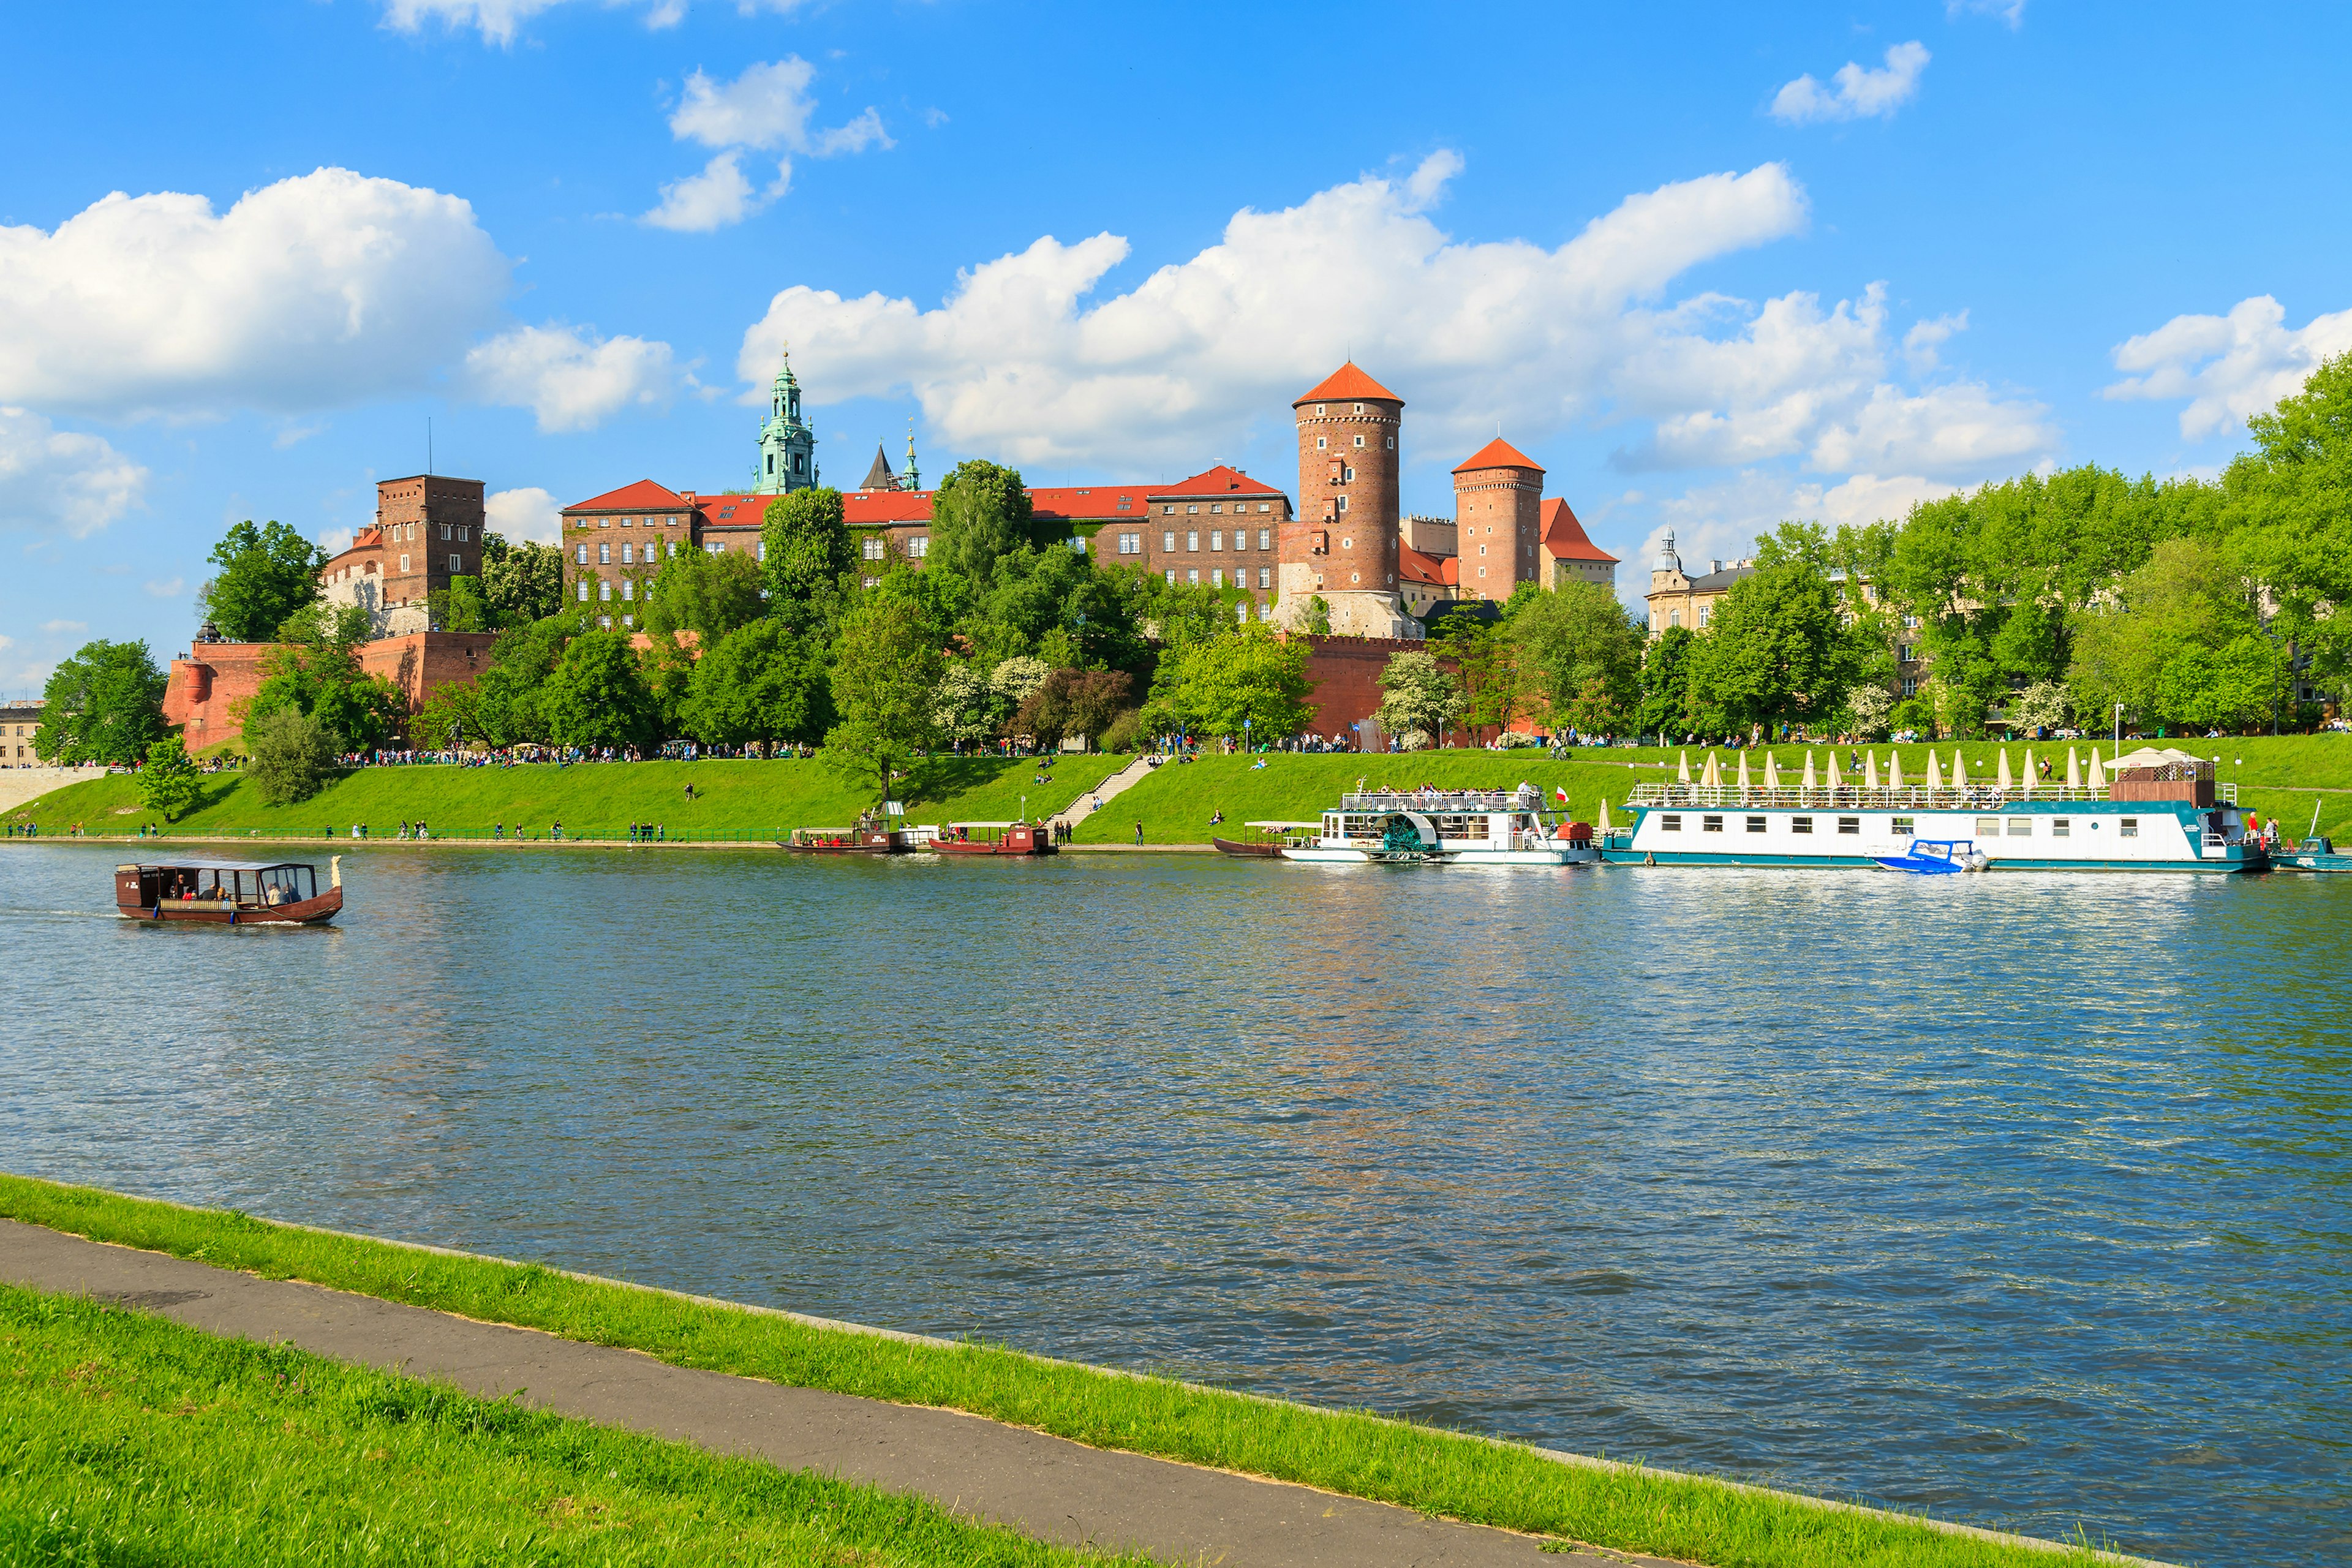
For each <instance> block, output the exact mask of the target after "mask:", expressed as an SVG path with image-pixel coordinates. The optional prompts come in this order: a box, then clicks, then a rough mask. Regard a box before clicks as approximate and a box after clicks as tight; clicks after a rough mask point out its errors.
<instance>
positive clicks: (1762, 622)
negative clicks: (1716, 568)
mask: <svg viewBox="0 0 2352 1568" xmlns="http://www.w3.org/2000/svg"><path fill="white" fill-rule="evenodd" d="M1860 663H1861V660H1860V658H1859V652H1858V647H1857V645H1856V643H1855V641H1854V639H1853V636H1852V634H1851V631H1850V628H1849V626H1848V624H1847V622H1846V620H1845V618H1844V616H1843V612H1842V609H1841V606H1840V604H1839V601H1838V597H1837V595H1836V593H1835V592H1834V591H1833V590H1832V586H1831V584H1830V582H1829V580H1828V578H1827V577H1826V576H1825V575H1824V574H1822V571H1821V570H1820V568H1819V567H1817V566H1815V565H1814V564H1813V563H1811V562H1809V561H1804V560H1790V561H1784V562H1782V563H1780V564H1779V565H1775V566H1762V567H1759V568H1758V569H1757V571H1756V573H1755V574H1754V575H1753V576H1750V577H1746V578H1743V579H1741V580H1740V581H1739V582H1738V583H1735V584H1732V587H1731V591H1730V592H1729V593H1727V594H1726V595H1724V596H1723V598H1722V599H1721V600H1720V601H1719V602H1718V603H1717V605H1716V609H1715V617H1714V620H1713V622H1712V624H1711V626H1709V629H1708V631H1707V634H1706V636H1705V637H1700V638H1699V639H1697V641H1696V643H1695V644H1694V645H1692V652H1691V668H1690V678H1689V679H1690V684H1689V692H1688V697H1687V704H1688V710H1689V712H1690V713H1691V715H1692V717H1693V718H1694V719H1695V720H1696V723H1697V726H1698V728H1699V730H1700V731H1702V732H1703V733H1708V734H1730V733H1734V732H1737V731H1744V730H1748V729H1749V728H1750V727H1751V726H1758V725H1760V726H1762V727H1764V728H1765V729H1766V730H1767V731H1769V730H1770V729H1771V728H1772V727H1773V726H1775V725H1778V724H1781V723H1791V724H1804V723H1818V722H1820V721H1823V720H1826V719H1827V718H1828V717H1829V716H1830V715H1831V714H1832V712H1834V711H1836V710H1837V709H1838V707H1839V706H1840V705H1841V704H1842V703H1843V701H1844V700H1845V694H1846V692H1847V690H1848V689H1851V688H1852V687H1853V684H1854V679H1855V673H1856V671H1857V669H1858V668H1859V667H1860Z"/></svg>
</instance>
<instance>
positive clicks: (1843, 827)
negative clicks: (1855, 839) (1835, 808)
mask: <svg viewBox="0 0 2352 1568" xmlns="http://www.w3.org/2000/svg"><path fill="white" fill-rule="evenodd" d="M1838 831H1839V832H1840V833H1859V832H1861V831H1862V818H1860V817H1858V816H1841V817H1839V818H1838Z"/></svg>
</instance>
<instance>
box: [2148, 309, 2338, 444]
mask: <svg viewBox="0 0 2352 1568" xmlns="http://www.w3.org/2000/svg"><path fill="white" fill-rule="evenodd" d="M2347 349H2352V310H2338V311H2336V313H2335V314H2333V315H2328V316H2314V317H2313V318H2312V319H2311V320H2310V321H2308V322H2306V323H2305V325H2303V326H2301V327H2289V326H2288V325H2287V324H2286V309H2285V307H2284V306H2283V305H2281V304H2280V303H2279V302H2278V301H2277V300H2273V299H2272V298H2271V297H2270V296H2269V295H2267V294H2258V295H2256V296H2255V297H2254V298H2252V299H2251V300H2240V301H2239V302H2238V303H2237V305H2236V306H2234V307H2233V308H2232V309H2231V311H2230V313H2229V314H2228V315H2226V316H2175V317H2173V318H2172V320H2170V321H2167V322H2166V323H2165V324H2164V325H2162V326H2160V327H2158V328H2157V329H2156V331H2152V332H2143V333H2141V334H2140V335H2139V336H2138V337H2136V338H2132V339H2130V340H2128V341H2127V342H2124V343H2123V344H2122V345H2121V346H2119V347H2118V348H2116V351H2115V355H2114V357H2115V362H2116V369H2117V370H2121V371H2133V372H2137V373H2138V374H2136V375H2131V376H2127V377H2126V379H2124V380H2122V381H2118V382H2116V383H2115V384H2113V385H2111V386H2108V387H2107V388H2105V395H2106V396H2108V397H2114V398H2146V399H2150V400H2154V401H2159V402H2171V401H2174V400H2176V399H2181V398H2186V399H2187V400H2188V402H2189V406H2188V407H2186V408H2184V409H2182V410H2181V411H2180V434H2181V436H2182V437H2183V438H2184V439H2187V440H2190V441H2199V440H2202V439H2204V438H2205V437H2208V436H2214V435H2219V434H2220V433H2221V432H2222V431H2224V430H2229V429H2231V428H2238V427H2242V426H2244V424H2245V422H2246V420H2247V418H2248V417H2249V416H2252V415H2255V414H2261V413H2263V412H2265V411H2266V410H2268V409H2270V408H2272V407H2273V406H2275V405H2277V403H2278V400H2279V399H2280V398H2282V397H2284V396H2286V395H2289V394H2290V393H2293V392H2296V391H2299V390H2300V389H2301V388H2302V386H2303V383H2304V378H2305V376H2308V375H2309V374H2311V373H2312V372H2313V371H2314V370H2316V369H2317V368H2318V367H2319V362H2320V361H2321V360H2324V359H2326V358H2327V357H2328V356H2329V355H2331V354H2339V353H2344V352H2345V351H2346V350H2347Z"/></svg>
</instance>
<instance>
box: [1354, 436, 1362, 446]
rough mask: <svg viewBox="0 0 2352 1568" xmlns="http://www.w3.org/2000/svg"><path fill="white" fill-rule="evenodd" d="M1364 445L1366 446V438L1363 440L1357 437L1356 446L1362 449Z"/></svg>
mask: <svg viewBox="0 0 2352 1568" xmlns="http://www.w3.org/2000/svg"><path fill="white" fill-rule="evenodd" d="M1363 444H1364V438H1363V437H1361V436H1359V437H1356V445H1357V446H1359V447H1361V446H1362V445H1363Z"/></svg>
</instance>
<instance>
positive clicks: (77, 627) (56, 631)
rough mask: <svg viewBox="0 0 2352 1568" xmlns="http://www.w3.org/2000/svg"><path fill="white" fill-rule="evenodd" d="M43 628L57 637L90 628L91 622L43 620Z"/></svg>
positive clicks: (71, 634) (67, 635)
mask: <svg viewBox="0 0 2352 1568" xmlns="http://www.w3.org/2000/svg"><path fill="white" fill-rule="evenodd" d="M41 629H42V630H43V631H45V632H47V633H50V634H51V635H52V636H56V637H71V636H73V635H74V634H75V633H77V632H86V631H88V630H89V622H88V621H43V622H42V623H41ZM0 651H5V650H0Z"/></svg>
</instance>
